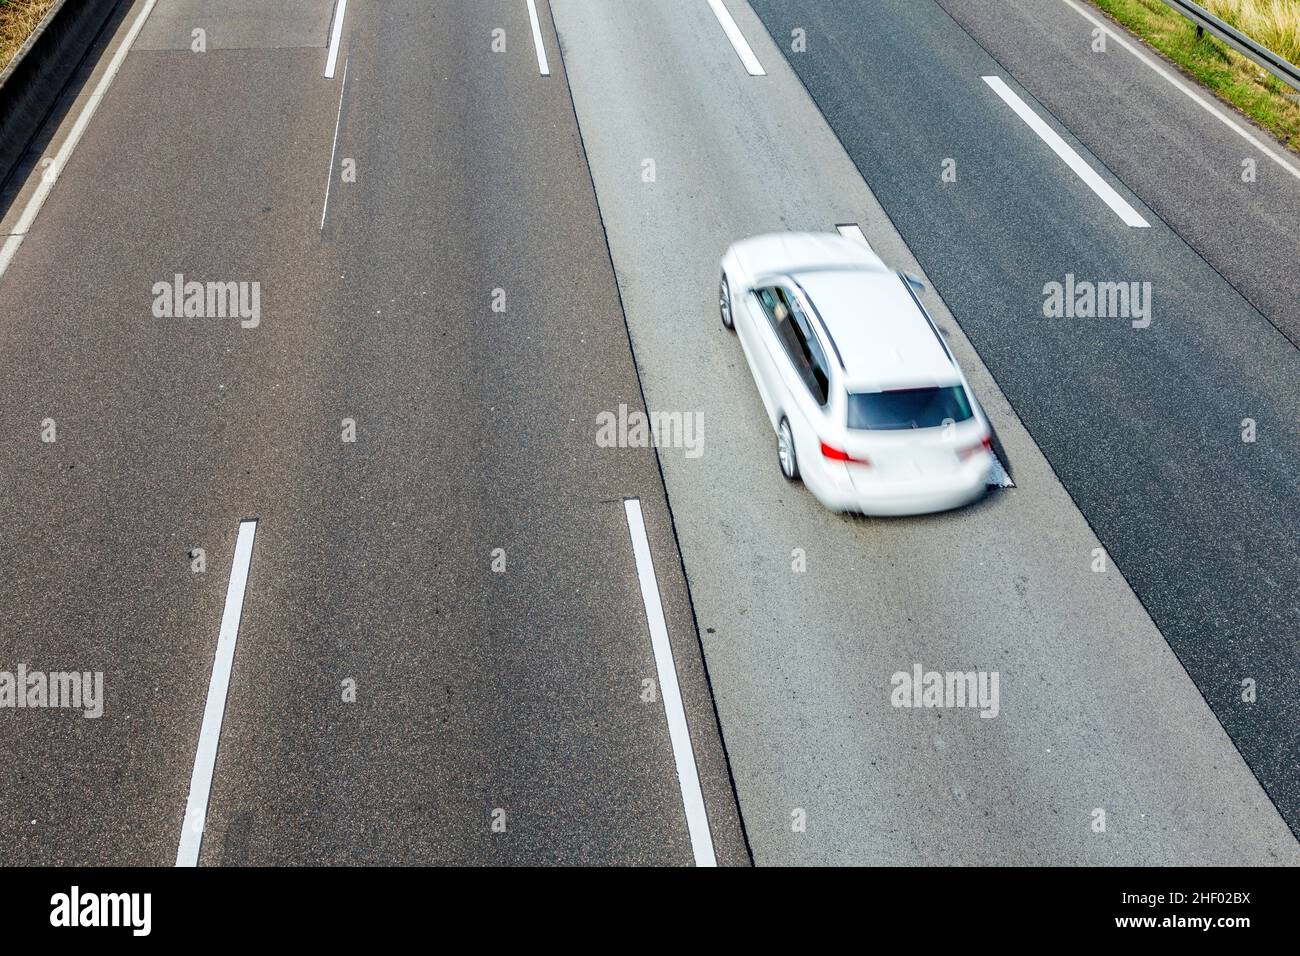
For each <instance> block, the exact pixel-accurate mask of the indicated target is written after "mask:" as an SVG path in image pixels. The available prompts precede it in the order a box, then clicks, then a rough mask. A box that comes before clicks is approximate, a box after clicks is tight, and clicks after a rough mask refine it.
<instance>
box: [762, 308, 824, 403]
mask: <svg viewBox="0 0 1300 956" xmlns="http://www.w3.org/2000/svg"><path fill="white" fill-rule="evenodd" d="M755 294H756V295H757V296H758V301H759V303H761V304H762V306H763V311H764V312H766V313H767V318H768V321H769V322H770V323H771V324H772V329H773V331H774V332H776V337H777V340H778V341H779V342H780V343H781V346H782V348H784V349H785V353H786V355H787V356H788V357H789V359H790V362H791V364H792V365H793V366H794V370H795V372H796V373H798V375H799V378H801V379H802V380H803V383H804V385H805V386H806V387H807V389H808V391H809V393H810V394H811V395H812V397H813V398H814V399H816V400H817V404H818V405H823V406H824V405H825V404H826V402H827V400H828V398H829V395H830V367H829V366H828V365H827V364H826V353H825V352H823V351H822V347H821V343H820V342H818V341H817V336H816V334H815V333H814V332H813V330H812V325H811V324H810V323H809V322H808V317H807V316H806V315H804V312H803V309H802V308H800V306H799V303H798V301H797V300H796V299H795V297H794V296H793V295H791V294H790V292H789V291H788V290H787V289H784V288H782V287H780V286H773V287H771V288H763V289H756V290H755Z"/></svg>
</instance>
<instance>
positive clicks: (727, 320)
mask: <svg viewBox="0 0 1300 956" xmlns="http://www.w3.org/2000/svg"><path fill="white" fill-rule="evenodd" d="M718 312H719V313H720V314H721V315H722V325H723V327H724V328H728V329H734V328H735V327H736V322H735V319H733V318H732V317H731V283H730V282H728V281H727V274H726V273H725V272H724V273H723V274H722V281H721V282H720V283H719V284H718Z"/></svg>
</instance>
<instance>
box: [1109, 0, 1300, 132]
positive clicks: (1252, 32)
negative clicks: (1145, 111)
mask: <svg viewBox="0 0 1300 956" xmlns="http://www.w3.org/2000/svg"><path fill="white" fill-rule="evenodd" d="M1199 2H1200V4H1201V6H1203V7H1205V8H1206V9H1207V10H1209V11H1210V12H1211V13H1213V14H1215V15H1216V16H1217V17H1219V18H1220V19H1222V20H1226V21H1227V22H1228V23H1231V24H1232V25H1233V26H1235V27H1236V28H1237V29H1238V30H1240V31H1241V32H1242V33H1245V34H1246V35H1247V36H1249V37H1251V38H1252V39H1254V40H1255V41H1257V42H1259V43H1262V44H1263V45H1264V46H1266V47H1268V48H1269V49H1270V50H1272V51H1273V52H1274V53H1277V54H1278V55H1279V56H1282V57H1284V58H1286V59H1287V60H1289V61H1291V62H1292V63H1297V62H1300V0H1199ZM1092 3H1093V4H1094V5H1095V6H1097V7H1099V8H1101V10H1102V11H1104V12H1105V13H1107V14H1109V15H1110V17H1111V19H1113V20H1115V21H1117V22H1118V23H1120V24H1122V25H1123V26H1125V27H1127V28H1128V29H1129V31H1130V32H1132V33H1134V34H1136V35H1137V36H1138V37H1139V38H1141V39H1142V40H1143V41H1145V42H1146V43H1147V44H1148V45H1149V46H1151V47H1152V48H1153V49H1155V50H1157V51H1158V52H1160V53H1161V54H1163V55H1164V57H1165V58H1166V59H1168V60H1170V61H1172V62H1173V63H1174V64H1175V65H1176V66H1178V67H1179V68H1180V69H1181V70H1182V71H1183V72H1184V73H1187V74H1188V75H1190V76H1191V77H1192V78H1193V79H1196V80H1198V81H1200V83H1201V84H1202V85H1203V86H1205V87H1206V88H1207V89H1209V90H1210V91H1211V92H1213V93H1214V94H1215V95H1216V96H1218V97H1219V99H1221V100H1223V101H1225V102H1226V103H1228V104H1230V105H1232V106H1235V107H1236V108H1237V109H1238V110H1240V111H1241V112H1242V113H1244V114H1246V116H1248V117H1249V118H1250V119H1252V120H1254V121H1255V122H1256V123H1258V124H1259V125H1260V126H1262V127H1264V128H1265V129H1266V130H1268V131H1269V132H1270V133H1272V134H1273V135H1274V136H1276V137H1277V138H1278V139H1280V140H1281V141H1282V142H1283V143H1285V144H1286V145H1287V146H1288V147H1289V148H1290V149H1291V150H1292V151H1295V152H1297V153H1300V92H1297V91H1296V90H1293V89H1292V88H1291V87H1289V86H1287V84H1285V83H1283V82H1282V81H1281V80H1279V79H1277V78H1276V77H1274V76H1273V75H1272V74H1271V73H1267V72H1265V71H1264V70H1261V69H1260V68H1259V67H1258V66H1256V65H1255V64H1254V63H1253V62H1251V61H1250V60H1248V59H1246V58H1245V57H1244V56H1242V55H1241V54H1239V53H1237V52H1236V51H1235V50H1233V49H1230V48H1229V47H1227V46H1225V45H1224V44H1222V43H1220V42H1219V41H1218V40H1216V39H1214V38H1213V37H1212V36H1210V35H1209V34H1208V33H1206V34H1205V35H1204V36H1202V37H1201V38H1199V39H1198V38H1197V36H1196V27H1195V26H1193V25H1192V23H1191V22H1190V21H1188V20H1187V19H1186V18H1185V17H1183V16H1181V15H1179V14H1178V13H1175V12H1174V11H1173V10H1172V9H1170V8H1169V7H1167V6H1165V4H1164V3H1162V2H1161V0H1092Z"/></svg>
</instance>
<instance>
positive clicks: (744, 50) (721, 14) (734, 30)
mask: <svg viewBox="0 0 1300 956" xmlns="http://www.w3.org/2000/svg"><path fill="white" fill-rule="evenodd" d="M709 6H710V7H712V8H713V15H714V16H715V17H717V18H718V22H719V23H721V24H722V30H723V32H724V33H726V34H727V39H728V40H730V41H731V45H732V46H733V47H735V49H736V55H737V56H739V57H740V62H741V63H743V64H745V70H746V71H747V72H748V73H749V75H750V76H767V71H766V70H764V69H763V64H761V63H759V62H758V57H756V56H754V51H753V50H752V49H750V46H749V41H748V40H746V39H745V34H743V33H741V32H740V27H738V26H736V21H735V20H733V19H732V17H731V11H729V10H728V9H727V8H726V6H725V5H724V4H723V2H722V0H709Z"/></svg>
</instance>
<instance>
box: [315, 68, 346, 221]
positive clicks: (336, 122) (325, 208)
mask: <svg viewBox="0 0 1300 956" xmlns="http://www.w3.org/2000/svg"><path fill="white" fill-rule="evenodd" d="M350 62H351V57H349V58H348V59H346V60H344V61H343V82H342V83H341V84H340V85H339V113H338V116H336V117H334V145H333V146H331V147H330V169H329V176H328V177H327V178H326V179H325V204H324V205H323V206H321V210H320V231H321V232H324V231H325V214H326V213H327V212H329V209H330V186H332V185H334V154H335V153H337V152H338V149H339V124H340V123H341V122H342V121H343V92H344V90H346V89H347V88H348V63H350Z"/></svg>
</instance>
